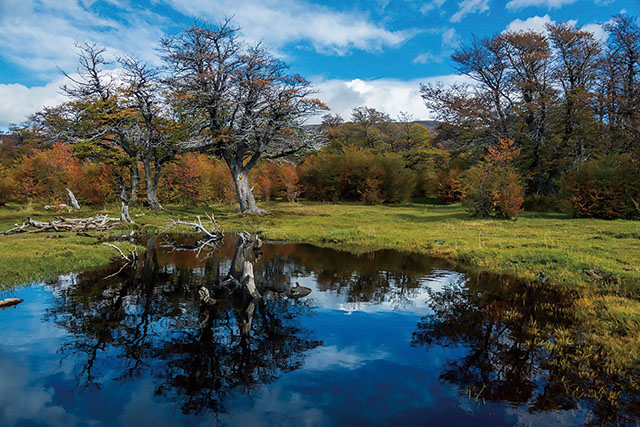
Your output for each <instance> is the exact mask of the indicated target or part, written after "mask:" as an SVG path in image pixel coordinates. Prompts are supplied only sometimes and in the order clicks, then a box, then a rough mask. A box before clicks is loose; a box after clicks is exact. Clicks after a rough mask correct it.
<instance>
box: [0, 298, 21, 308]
mask: <svg viewBox="0 0 640 427" xmlns="http://www.w3.org/2000/svg"><path fill="white" fill-rule="evenodd" d="M23 301H24V300H23V299H20V298H7V299H3V300H0V310H3V309H5V308H9V307H13V306H14V305H18V304H20V303H21V302H23Z"/></svg>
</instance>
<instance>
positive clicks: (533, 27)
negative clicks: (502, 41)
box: [505, 15, 556, 34]
mask: <svg viewBox="0 0 640 427" xmlns="http://www.w3.org/2000/svg"><path fill="white" fill-rule="evenodd" d="M555 23H556V21H552V20H551V18H550V17H549V15H544V16H532V17H531V18H527V19H525V20H522V19H514V20H513V21H511V22H510V23H509V25H507V29H506V30H505V31H535V32H537V33H543V34H546V32H547V29H546V25H547V24H555Z"/></svg>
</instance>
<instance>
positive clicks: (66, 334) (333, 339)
mask: <svg viewBox="0 0 640 427" xmlns="http://www.w3.org/2000/svg"><path fill="white" fill-rule="evenodd" d="M145 244H146V247H147V250H146V252H145V253H144V254H141V255H140V257H139V259H138V260H137V262H136V264H135V266H133V267H132V266H128V265H123V264H122V263H121V262H116V263H113V264H112V265H110V266H109V267H108V268H106V269H103V270H96V271H88V272H83V273H79V274H69V275H65V276H61V277H59V278H58V279H57V280H54V281H50V282H46V283H38V284H33V285H31V286H26V287H23V288H20V289H18V290H14V291H12V292H11V296H16V297H18V298H22V299H24V303H22V304H20V305H18V306H16V307H15V308H9V309H5V310H0V325H1V330H0V425H9V426H11V425H61V426H71V425H80V424H81V425H86V424H95V425H135V426H141V425H154V426H155V427H160V426H165V425H176V424H188V425H212V424H222V425H251V426H259V425H317V426H324V425H416V424H421V425H423V424H429V425H431V424H442V425H463V426H472V425H492V426H499V425H550V424H562V425H583V424H588V423H596V424H597V423H603V422H612V421H613V422H617V423H621V424H632V423H634V422H637V421H638V418H637V412H634V411H635V410H636V409H637V405H636V403H634V399H636V398H637V396H636V395H629V393H628V392H627V391H626V390H625V389H624V388H621V389H620V390H618V389H616V392H617V393H618V394H616V396H617V399H618V401H617V402H615V404H614V403H612V402H605V401H604V399H603V401H599V400H595V399H589V398H587V397H584V396H580V395H579V393H578V392H577V391H576V390H580V387H581V388H582V390H589V388H590V387H598V386H599V383H598V382H597V381H596V379H594V378H592V377H593V375H591V374H590V376H588V377H583V376H581V375H580V373H579V372H574V371H573V370H572V369H573V364H572V363H570V362H571V359H570V355H565V356H562V354H563V353H562V352H560V351H554V349H555V348H556V347H554V346H553V345H549V342H551V341H553V340H556V341H558V342H559V341H560V339H559V338H558V337H557V336H554V338H550V336H551V335H552V334H554V333H555V334H556V335H557V334H558V332H557V331H566V330H570V329H571V327H572V326H571V322H572V318H571V304H572V300H573V299H574V297H575V295H572V293H571V292H569V291H562V290H560V289H553V288H549V287H545V286H542V285H540V284H536V283H522V282H519V281H516V280H514V279H512V278H509V277H497V276H492V275H489V274H472V273H465V272H458V271H455V269H454V268H452V266H450V265H447V264H445V263H443V262H441V261H436V260H433V259H429V258H427V257H424V256H420V255H416V254H404V253H399V252H394V251H378V252H372V253H365V254H360V255H354V254H351V253H348V252H341V251H336V250H331V249H325V248H318V247H314V246H309V245H298V244H286V243H278V242H266V243H265V244H264V245H262V246H260V242H259V241H258V240H257V239H255V238H254V237H252V236H249V237H248V238H242V239H238V238H235V237H234V238H229V237H228V238H226V239H225V240H224V242H223V243H221V244H219V245H208V246H204V247H202V248H197V247H196V246H197V244H196V242H195V240H194V239H193V238H190V237H188V236H182V237H180V236H165V237H154V238H149V239H148V240H147V241H146V242H145ZM247 269H248V270H250V271H249V273H251V272H252V273H253V277H254V280H255V285H256V289H255V294H254V295H253V296H251V295H250V292H249V291H248V290H247V289H249V287H250V286H249V285H247V282H248V281H249V278H250V275H249V276H248V275H247ZM230 277H233V279H230ZM203 286H204V287H205V288H206V289H207V290H208V291H209V292H210V296H211V297H212V298H213V299H215V303H210V304H207V303H203V302H201V296H200V292H201V288H202V287H203ZM292 287H293V288H295V289H296V290H300V289H305V288H308V289H310V290H311V292H310V293H309V294H308V295H306V296H301V295H299V294H296V293H295V292H293V293H292V291H291V289H292ZM5 294H6V292H5ZM0 296H2V295H0ZM5 296H8V295H5ZM554 331H555V332H554ZM563 357H564V358H563ZM601 380H602V381H605V382H608V383H609V384H610V383H611V382H612V381H616V379H615V378H613V377H610V378H604V379H601ZM583 394H585V392H584V391H583ZM588 395H589V394H588V393H586V396H588Z"/></svg>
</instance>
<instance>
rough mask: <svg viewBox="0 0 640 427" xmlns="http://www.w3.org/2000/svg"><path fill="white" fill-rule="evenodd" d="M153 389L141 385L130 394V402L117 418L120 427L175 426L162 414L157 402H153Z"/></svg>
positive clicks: (148, 385)
mask: <svg viewBox="0 0 640 427" xmlns="http://www.w3.org/2000/svg"><path fill="white" fill-rule="evenodd" d="M153 394H154V387H153V385H152V384H142V385H141V386H140V387H139V388H138V389H136V390H134V391H132V392H131V397H130V400H129V401H128V402H127V404H126V405H125V406H124V408H122V415H120V417H119V418H118V425H121V426H136V427H137V426H154V427H161V426H171V425H175V423H174V422H172V421H171V420H170V419H169V417H168V416H167V414H164V413H162V411H160V410H159V409H160V408H159V405H158V403H157V402H155V401H154V400H153Z"/></svg>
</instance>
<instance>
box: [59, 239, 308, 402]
mask: <svg viewBox="0 0 640 427" xmlns="http://www.w3.org/2000/svg"><path fill="white" fill-rule="evenodd" d="M227 249H228V248H227ZM158 254H159V253H158V249H157V244H156V242H155V241H154V239H149V241H148V242H147V251H146V253H145V255H144V257H143V258H141V259H140V260H139V262H138V265H137V268H135V269H125V270H124V271H123V272H122V273H121V274H119V275H117V276H115V277H113V278H109V279H106V280H103V278H104V277H105V276H107V275H108V274H109V272H104V271H101V272H89V273H84V274H83V275H81V276H80V277H79V279H78V281H77V282H76V283H74V284H73V285H71V286H70V287H68V288H66V289H58V290H57V291H56V294H57V298H56V305H55V306H54V307H53V308H51V309H50V310H49V311H48V314H47V316H48V317H49V318H50V319H51V320H53V321H54V322H56V323H57V324H58V325H60V326H62V327H64V328H65V329H66V330H67V331H68V332H69V333H70V335H69V337H68V339H67V341H66V342H65V343H64V344H63V347H62V348H61V353H62V354H63V356H64V357H69V358H73V359H77V360H79V363H80V365H81V366H82V367H81V369H80V372H79V376H78V378H79V381H80V386H82V387H86V386H89V385H93V386H97V387H100V385H101V382H102V381H103V379H102V378H103V375H104V374H105V373H106V372H107V371H105V369H108V370H109V371H113V370H115V371H116V372H119V373H120V374H119V376H118V379H120V380H126V379H127V378H130V377H137V376H146V377H153V378H155V379H156V381H157V384H158V387H157V394H160V395H165V396H167V397H168V398H169V399H171V400H175V401H177V402H178V403H179V404H180V405H181V407H182V409H183V411H184V412H185V413H197V412H199V411H201V410H203V409H210V410H214V411H221V410H223V409H224V397H225V396H226V394H227V393H229V392H232V391H239V392H245V393H249V392H251V391H252V390H253V389H255V388H256V387H257V386H259V385H260V384H264V383H268V382H270V381H273V380H274V379H276V378H277V377H278V376H279V373H280V372H283V371H290V370H294V369H297V368H299V367H300V366H301V365H302V363H303V360H304V353H305V352H306V351H308V350H310V349H313V348H315V347H316V346H318V345H319V344H320V343H319V342H318V341H315V340H314V339H313V338H312V336H311V334H310V333H309V332H308V331H305V330H303V329H302V328H301V327H300V326H299V322H298V318H299V317H300V316H301V315H304V314H306V313H307V312H308V311H309V307H308V306H307V305H306V304H305V303H304V302H302V301H294V300H289V299H286V298H285V297H284V296H282V295H280V294H275V293H274V294H270V295H269V298H261V299H253V298H251V297H250V296H249V295H247V293H245V292H243V289H231V288H227V287H222V286H214V287H213V289H214V297H215V298H216V299H217V300H218V303H217V304H215V305H213V306H207V305H204V304H202V305H201V304H200V301H199V300H198V294H197V290H198V288H199V287H200V286H202V285H203V284H207V283H221V282H223V281H224V279H225V278H226V277H228V276H230V275H231V274H229V275H228V276H223V275H222V274H221V271H222V270H223V269H226V270H227V271H228V270H229V264H228V261H227V259H228V257H219V258H218V259H211V260H209V261H207V263H205V265H203V266H201V267H198V268H193V269H185V268H182V269H176V268H175V267H174V266H173V265H172V264H166V265H161V264H159V263H158ZM227 254H228V251H227ZM164 255H166V254H164ZM177 256H180V257H184V254H178V255H177ZM245 259H246V258H243V259H242V260H241V261H243V262H244V261H245ZM224 266H226V268H224ZM232 269H233V267H232ZM230 273H233V271H231V272H230Z"/></svg>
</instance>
